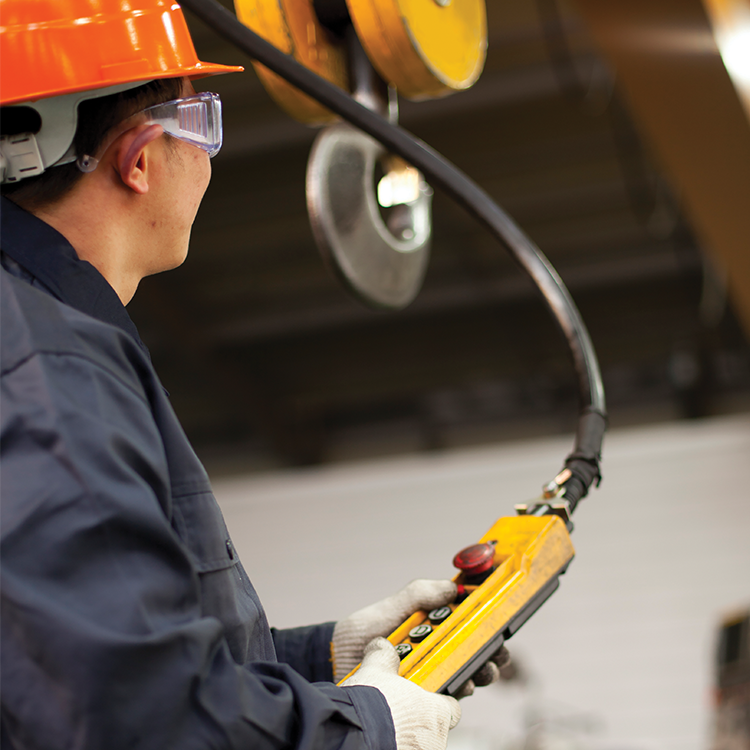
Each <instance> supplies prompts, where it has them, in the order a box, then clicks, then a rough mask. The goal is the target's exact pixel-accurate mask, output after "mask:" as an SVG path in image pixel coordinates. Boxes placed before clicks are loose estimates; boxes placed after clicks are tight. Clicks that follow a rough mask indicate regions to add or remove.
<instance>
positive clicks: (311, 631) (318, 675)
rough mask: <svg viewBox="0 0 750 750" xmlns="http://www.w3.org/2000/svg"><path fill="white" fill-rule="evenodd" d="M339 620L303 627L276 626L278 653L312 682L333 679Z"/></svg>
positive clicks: (284, 660)
mask: <svg viewBox="0 0 750 750" xmlns="http://www.w3.org/2000/svg"><path fill="white" fill-rule="evenodd" d="M335 625H336V623H335V622H326V623H323V624H322V625H309V626H307V627H302V628H286V629H283V630H281V629H277V628H272V629H271V634H272V635H273V644H274V647H275V648H276V657H277V658H278V660H279V661H280V662H284V663H285V664H289V666H291V667H292V669H294V670H295V671H296V672H299V674H301V675H302V676H303V677H305V678H306V679H308V680H310V681H311V682H319V681H325V682H333V662H332V660H331V640H332V639H333V628H334V626H335Z"/></svg>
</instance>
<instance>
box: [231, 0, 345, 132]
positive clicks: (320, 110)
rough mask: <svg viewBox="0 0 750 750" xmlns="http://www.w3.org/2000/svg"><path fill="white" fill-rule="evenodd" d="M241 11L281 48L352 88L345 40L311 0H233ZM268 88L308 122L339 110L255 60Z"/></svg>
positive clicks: (255, 28)
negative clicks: (331, 28)
mask: <svg viewBox="0 0 750 750" xmlns="http://www.w3.org/2000/svg"><path fill="white" fill-rule="evenodd" d="M234 8H235V11H236V13H237V17H238V18H239V20H240V21H242V23H244V24H245V26H247V27H248V28H250V29H252V30H253V31H254V32H255V33H256V34H258V35H259V36H262V37H263V38H264V39H265V40H266V41H268V42H270V43H271V44H273V45H274V47H276V48H277V49H280V50H281V51H282V52H285V53H286V54H288V55H291V56H292V57H294V59H295V60H297V62H299V63H301V64H302V65H304V66H305V67H307V68H309V69H310V70H312V71H313V72H314V73H317V74H318V75H319V76H322V77H323V78H326V79H327V80H329V81H330V82H331V83H333V84H335V85H336V86H338V87H339V88H342V89H344V90H345V91H349V73H348V67H347V57H346V50H345V46H344V44H343V42H341V41H338V40H336V38H335V37H334V36H333V35H332V34H331V33H330V32H329V31H327V30H326V29H324V28H323V26H321V24H320V22H319V21H318V19H317V16H316V15H315V12H314V10H313V4H312V0H270V1H269V0H234ZM253 66H254V67H255V71H256V73H257V74H258V77H259V78H260V80H261V81H262V83H263V85H264V86H265V87H266V90H267V91H268V93H269V94H270V95H271V96H272V97H273V98H274V99H275V100H276V102H277V103H278V104H279V105H280V106H281V107H283V109H285V110H286V111H287V113H289V114H290V115H291V116H292V117H294V118H295V119H296V120H299V121H300V122H304V123H307V124H309V125H313V124H322V123H325V122H329V121H331V120H333V119H335V116H334V115H333V114H332V113H331V112H330V111H329V110H327V109H326V108H325V107H323V106H322V105H320V104H319V103H318V102H316V101H315V100H314V99H312V98H310V97H309V96H307V95H306V94H303V93H302V92H301V91H299V89H296V88H295V87H294V86H292V85H291V84H289V83H287V82H286V81H285V80H284V79H283V78H281V77H279V76H277V75H276V74H275V73H272V72H271V71H270V70H268V68H266V67H264V66H263V65H261V64H260V63H256V62H253Z"/></svg>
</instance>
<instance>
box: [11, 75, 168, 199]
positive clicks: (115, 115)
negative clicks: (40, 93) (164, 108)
mask: <svg viewBox="0 0 750 750" xmlns="http://www.w3.org/2000/svg"><path fill="white" fill-rule="evenodd" d="M182 83H183V79H182V78H162V79H160V80H156V81H150V82H149V83H146V84H144V85H143V86H137V87H136V88H133V89H128V90H127V91H122V92H120V93H119V94H110V95H109V96H102V97H99V98H97V99H86V100H85V101H83V102H81V103H80V104H79V105H78V127H77V128H76V133H75V137H74V139H73V144H74V146H75V153H76V157H79V156H83V155H85V154H92V155H93V154H96V153H97V152H98V151H99V149H100V147H101V146H102V144H103V143H104V141H105V139H106V137H107V135H108V134H109V132H110V131H111V130H112V128H114V127H115V126H117V125H119V124H120V123H121V122H122V121H123V120H125V119H127V118H128V117H130V116H131V115H134V114H136V112H140V111H141V110H142V109H145V108H146V107H150V106H151V105H153V104H160V103H161V102H168V101H171V100H172V99H178V98H179V97H180V95H181V93H182ZM14 109H16V108H14ZM17 109H22V108H17ZM10 111H11V110H10V109H6V108H4V109H3V112H2V118H3V130H6V126H7V124H8V119H9V118H8V114H9V113H10ZM23 111H25V112H27V113H28V112H32V113H33V112H34V110H31V109H29V108H23ZM37 119H38V118H37ZM82 176H83V173H82V172H81V170H80V169H78V167H77V166H76V164H75V162H71V163H70V164H63V165H62V166H59V167H52V168H48V169H47V170H45V171H44V172H42V174H40V175H37V176H36V177H28V178H27V179H25V180H21V181H20V182H14V183H11V184H6V185H3V186H2V188H1V190H2V194H3V195H4V196H7V197H8V198H12V199H13V201H15V202H16V203H19V204H21V205H24V206H27V207H30V208H40V207H42V206H45V205H49V204H50V203H55V202H56V201H58V200H60V199H61V198H62V197H63V196H64V195H66V194H67V193H68V192H70V190H71V189H72V188H73V186H74V185H75V184H76V183H77V182H78V180H80V179H81V177H82Z"/></svg>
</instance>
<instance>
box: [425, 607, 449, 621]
mask: <svg viewBox="0 0 750 750" xmlns="http://www.w3.org/2000/svg"><path fill="white" fill-rule="evenodd" d="M450 615H451V608H450V607H438V608H437V609H433V610H432V612H430V614H428V615H427V619H428V620H429V621H430V622H431V623H432V624H433V625H440V623H441V622H443V620H447V619H448V618H449V617H450Z"/></svg>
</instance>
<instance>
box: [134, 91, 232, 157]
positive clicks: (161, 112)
mask: <svg viewBox="0 0 750 750" xmlns="http://www.w3.org/2000/svg"><path fill="white" fill-rule="evenodd" d="M141 114H144V115H146V118H147V121H148V122H154V123H156V124H157V125H161V126H162V128H164V132H165V133H169V134H170V135H171V136H174V137H175V138H179V139H180V140H181V141H186V142H187V143H191V144H192V145H193V146H197V147H198V148H202V149H203V150H204V151H206V152H207V153H208V155H209V156H210V157H214V156H216V154H218V153H219V149H220V148H221V144H222V141H223V138H224V130H223V128H222V123H221V99H220V98H219V95H218V94H212V93H210V92H208V91H203V92H201V93H200V94H193V95H192V96H186V97H184V98H182V99H174V100H173V101H171V102H164V103H163V104H154V106H153V107H148V108H147V109H144V110H143V112H142V113H141Z"/></svg>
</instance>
